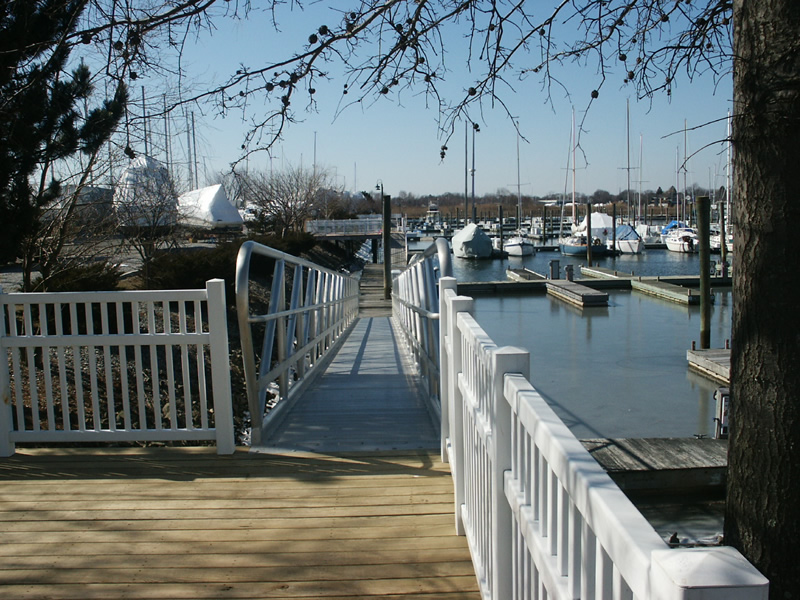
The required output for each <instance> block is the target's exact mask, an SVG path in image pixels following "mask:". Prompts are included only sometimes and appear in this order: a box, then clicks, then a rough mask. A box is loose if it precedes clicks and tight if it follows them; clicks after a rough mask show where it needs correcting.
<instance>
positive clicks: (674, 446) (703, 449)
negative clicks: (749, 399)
mask: <svg viewBox="0 0 800 600" xmlns="http://www.w3.org/2000/svg"><path fill="white" fill-rule="evenodd" d="M581 443H582V444H583V446H584V448H586V449H587V450H588V451H589V454H591V455H592V457H594V459H595V460H596V461H597V462H598V463H600V466H602V467H603V469H604V470H605V471H606V472H607V473H608V474H609V476H610V477H611V478H612V479H613V480H614V482H615V483H616V484H617V485H618V486H619V487H620V489H622V490H624V491H626V492H630V491H637V492H659V491H661V492H663V491H666V490H668V491H669V493H670V494H674V493H676V492H678V491H690V490H691V491H697V490H703V489H705V490H708V488H714V487H721V486H723V485H724V483H725V470H726V468H727V465H728V440H726V439H719V440H715V439H711V438H640V439H608V438H602V439H587V440H581Z"/></svg>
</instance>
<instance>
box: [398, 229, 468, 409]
mask: <svg viewBox="0 0 800 600" xmlns="http://www.w3.org/2000/svg"><path fill="white" fill-rule="evenodd" d="M452 274H453V265H452V261H451V260H450V246H449V244H448V243H447V240H445V239H443V238H438V239H437V240H436V241H435V243H433V244H431V245H430V246H428V248H427V249H426V250H425V251H424V252H422V253H420V254H417V255H416V256H414V258H413V259H412V260H411V262H410V263H409V265H408V268H406V269H405V270H403V271H402V272H400V273H399V274H398V275H397V277H395V279H394V282H393V285H392V316H393V317H394V320H395V323H397V324H398V325H399V326H400V331H401V332H402V333H403V341H404V342H405V344H406V346H407V347H408V350H409V352H410V353H411V355H412V356H413V357H414V364H415V365H417V368H418V369H419V375H420V378H421V381H422V384H423V386H424V388H425V393H426V399H427V400H428V403H429V408H430V409H431V411H432V412H433V414H434V415H436V416H437V417H441V412H442V411H441V401H440V398H441V394H440V392H439V382H440V380H441V374H440V373H439V286H438V280H439V277H441V276H447V277H450V276H452Z"/></svg>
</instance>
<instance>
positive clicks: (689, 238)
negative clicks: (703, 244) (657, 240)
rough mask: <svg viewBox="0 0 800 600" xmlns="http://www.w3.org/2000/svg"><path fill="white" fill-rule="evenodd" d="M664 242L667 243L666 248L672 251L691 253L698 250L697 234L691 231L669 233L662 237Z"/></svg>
mask: <svg viewBox="0 0 800 600" xmlns="http://www.w3.org/2000/svg"><path fill="white" fill-rule="evenodd" d="M664 243H665V244H666V245H667V250H670V251H672V252H683V253H685V254H693V253H695V252H697V251H698V247H697V246H698V244H697V236H696V235H693V234H691V233H683V232H679V233H678V234H677V235H676V234H670V235H668V236H667V237H666V238H665V239H664Z"/></svg>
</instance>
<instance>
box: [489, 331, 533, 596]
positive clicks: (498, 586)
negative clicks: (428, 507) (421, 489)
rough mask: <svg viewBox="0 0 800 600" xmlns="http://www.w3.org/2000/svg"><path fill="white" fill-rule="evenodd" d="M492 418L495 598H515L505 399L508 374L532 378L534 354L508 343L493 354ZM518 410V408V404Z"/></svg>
mask: <svg viewBox="0 0 800 600" xmlns="http://www.w3.org/2000/svg"><path fill="white" fill-rule="evenodd" d="M492 362H493V363H494V364H493V365H492V374H493V378H494V380H493V381H492V388H493V389H492V397H493V399H494V410H493V413H494V414H493V415H491V419H492V433H491V435H492V445H491V446H492V447H491V451H492V457H491V463H492V468H491V471H492V472H491V478H492V481H491V486H492V487H491V489H492V498H491V511H492V522H491V529H492V533H491V535H492V556H491V561H492V563H493V564H492V579H493V580H492V583H491V585H492V598H493V600H506V599H507V598H511V597H512V591H511V582H512V564H513V556H512V546H513V542H512V539H513V536H512V527H511V517H512V513H511V506H510V504H509V502H508V499H507V498H506V491H505V478H506V472H508V471H510V470H511V434H512V421H511V406H510V405H509V403H508V402H507V401H506V398H505V375H506V374H507V373H515V374H520V375H522V376H523V377H525V379H526V380H527V379H530V356H529V354H528V352H526V351H525V350H522V349H521V348H514V347H511V346H506V347H503V348H498V349H497V350H495V351H494V352H493V353H492ZM514 401H516V398H515V399H514ZM515 409H516V407H515Z"/></svg>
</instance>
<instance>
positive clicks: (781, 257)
mask: <svg viewBox="0 0 800 600" xmlns="http://www.w3.org/2000/svg"><path fill="white" fill-rule="evenodd" d="M734 27H735V35H734V40H735V44H734V55H735V57H736V58H735V61H734V121H733V123H734V128H733V136H734V151H735V162H734V164H735V180H734V190H735V199H736V216H737V221H738V224H737V227H736V238H735V247H734V287H733V294H734V311H733V331H732V350H731V374H732V382H731V387H732V408H731V413H730V431H731V437H730V446H729V468H728V500H727V515H726V519H725V538H726V543H728V544H731V545H734V546H736V547H737V548H738V549H739V550H740V551H741V552H742V553H743V554H744V555H745V556H746V557H747V558H748V559H749V560H750V561H751V562H753V563H754V564H755V565H756V566H757V567H758V568H759V569H761V571H762V572H763V574H764V575H765V576H766V577H767V578H769V580H770V597H771V598H775V599H777V598H780V599H781V600H784V599H786V598H798V597H800V566H798V564H797V558H796V549H797V544H798V540H800V519H798V518H797V517H798V510H800V455H798V450H800V414H798V413H799V412H800V402H799V401H798V393H799V392H800V310H798V301H797V297H796V296H795V295H794V293H793V290H796V289H797V288H796V286H795V284H794V283H793V276H794V273H793V272H792V270H791V264H793V263H794V262H795V261H796V260H797V252H796V249H797V243H798V236H797V231H796V228H797V224H798V223H799V222H800V198H798V197H797V177H798V168H800V50H799V49H800V43H798V37H797V36H798V31H800V2H798V1H797V0H758V1H757V2H753V1H751V0H734Z"/></svg>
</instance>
